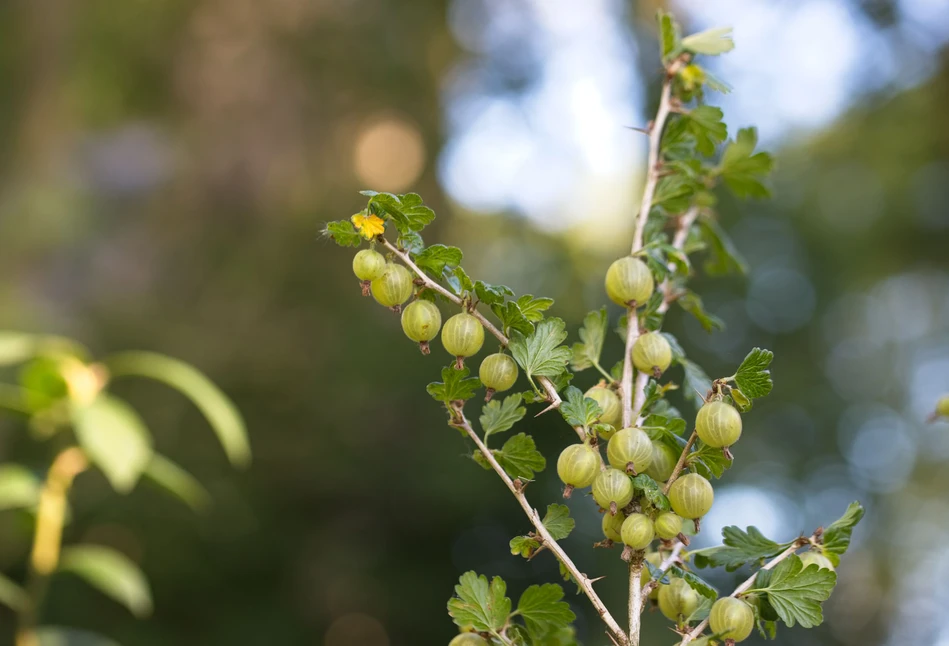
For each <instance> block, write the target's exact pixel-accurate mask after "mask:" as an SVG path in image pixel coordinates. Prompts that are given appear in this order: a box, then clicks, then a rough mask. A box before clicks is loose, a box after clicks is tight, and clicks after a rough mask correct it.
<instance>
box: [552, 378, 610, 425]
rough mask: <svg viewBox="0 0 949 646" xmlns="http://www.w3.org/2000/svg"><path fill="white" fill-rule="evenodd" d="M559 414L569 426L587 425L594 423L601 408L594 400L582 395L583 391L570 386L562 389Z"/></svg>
mask: <svg viewBox="0 0 949 646" xmlns="http://www.w3.org/2000/svg"><path fill="white" fill-rule="evenodd" d="M560 414H561V415H563V418H564V419H565V420H566V421H567V424H570V426H583V427H584V428H587V427H589V426H590V425H591V424H594V423H596V421H597V420H598V419H600V415H602V414H603V409H601V408H600V405H599V404H598V403H596V400H594V399H590V398H589V397H584V396H583V392H581V390H580V389H579V388H577V387H576V386H570V387H569V388H567V389H566V390H565V391H564V398H563V403H562V404H561V405H560Z"/></svg>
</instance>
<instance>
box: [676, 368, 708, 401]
mask: <svg viewBox="0 0 949 646" xmlns="http://www.w3.org/2000/svg"><path fill="white" fill-rule="evenodd" d="M679 365H681V366H682V369H683V370H684V371H685V378H684V379H683V380H682V389H683V391H685V392H684V394H685V397H686V399H688V400H689V401H691V402H692V404H693V405H694V406H695V407H696V408H701V407H702V406H703V405H704V404H705V393H707V392H708V391H709V390H710V389H711V388H712V380H711V379H709V376H708V375H707V374H705V371H704V370H702V367H701V366H700V365H699V364H697V363H695V362H694V361H690V360H689V359H685V358H683V359H679Z"/></svg>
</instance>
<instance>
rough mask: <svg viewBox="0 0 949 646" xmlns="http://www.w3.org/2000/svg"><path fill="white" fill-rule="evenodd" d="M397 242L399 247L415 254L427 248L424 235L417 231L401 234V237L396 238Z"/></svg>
mask: <svg viewBox="0 0 949 646" xmlns="http://www.w3.org/2000/svg"><path fill="white" fill-rule="evenodd" d="M395 244H396V246H397V247H398V248H399V249H402V250H403V251H407V252H409V253H410V254H412V255H413V256H414V255H415V254H417V253H418V252H420V251H421V250H422V249H424V248H425V241H424V240H422V236H420V235H419V234H418V233H416V232H415V231H409V232H408V233H403V234H400V235H399V237H398V238H396V240H395Z"/></svg>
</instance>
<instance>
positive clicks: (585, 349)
mask: <svg viewBox="0 0 949 646" xmlns="http://www.w3.org/2000/svg"><path fill="white" fill-rule="evenodd" d="M608 323H609V317H608V316H607V313H606V308H605V307H603V308H601V309H599V310H594V311H592V312H590V313H589V314H587V315H586V316H585V317H584V318H583V327H582V328H580V342H579V343H574V344H573V358H572V359H571V360H570V367H571V368H573V369H574V370H577V371H580V370H586V369H587V368H592V367H593V366H594V365H596V364H597V363H599V362H600V355H601V354H602V353H603V342H604V341H605V340H606V327H607V325H608Z"/></svg>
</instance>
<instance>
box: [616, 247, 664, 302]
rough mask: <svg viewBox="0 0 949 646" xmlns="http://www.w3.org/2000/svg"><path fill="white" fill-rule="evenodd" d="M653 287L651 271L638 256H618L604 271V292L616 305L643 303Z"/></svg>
mask: <svg viewBox="0 0 949 646" xmlns="http://www.w3.org/2000/svg"><path fill="white" fill-rule="evenodd" d="M654 287H655V283H654V281H653V279H652V272H651V271H649V267H647V266H646V263H644V262H643V261H642V260H639V259H638V258H633V257H632V256H626V257H624V258H620V259H619V260H617V261H615V262H614V263H613V264H612V265H610V268H609V269H608V270H607V271H606V294H607V295H608V296H609V297H610V300H611V301H613V302H614V303H616V304H617V305H622V306H623V307H629V305H630V303H633V302H635V303H636V305H637V306H638V305H645V304H646V301H648V300H649V297H650V296H652V290H653V288H654Z"/></svg>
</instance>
